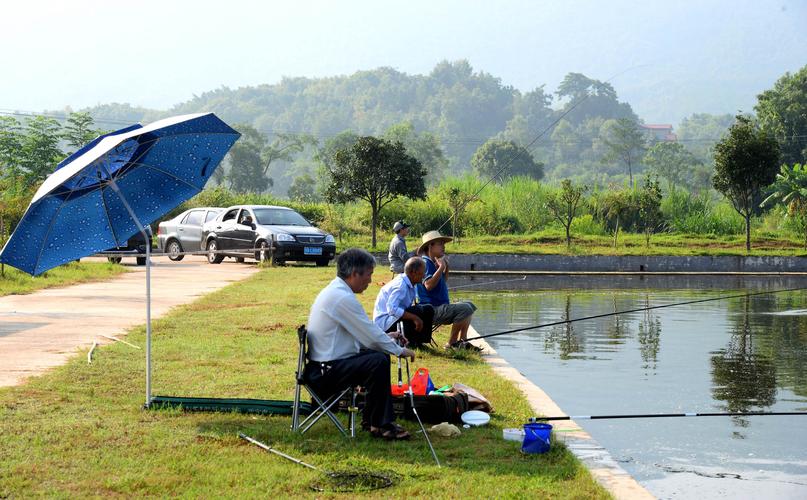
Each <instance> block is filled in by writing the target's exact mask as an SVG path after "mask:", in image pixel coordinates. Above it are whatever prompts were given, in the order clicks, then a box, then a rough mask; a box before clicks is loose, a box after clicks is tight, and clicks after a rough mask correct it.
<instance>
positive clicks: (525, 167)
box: [471, 139, 544, 182]
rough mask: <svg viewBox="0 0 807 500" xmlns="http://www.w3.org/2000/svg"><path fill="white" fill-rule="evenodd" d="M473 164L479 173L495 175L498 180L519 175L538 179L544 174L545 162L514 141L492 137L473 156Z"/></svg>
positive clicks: (485, 175)
mask: <svg viewBox="0 0 807 500" xmlns="http://www.w3.org/2000/svg"><path fill="white" fill-rule="evenodd" d="M471 166H472V167H473V168H474V170H475V171H476V172H477V174H479V175H481V176H484V177H495V178H496V179H497V181H498V182H502V181H504V180H505V179H507V178H508V177H515V176H519V175H521V176H526V177H531V178H533V179H536V180H540V179H541V178H542V177H543V176H544V166H543V164H542V163H538V162H536V161H535V159H534V158H533V157H532V154H530V152H529V151H527V149H525V148H523V147H521V146H519V145H517V144H516V143H515V142H513V141H500V140H496V139H491V140H489V141H487V142H485V144H483V145H482V146H480V147H479V149H477V150H476V153H474V156H473V157H472V158H471Z"/></svg>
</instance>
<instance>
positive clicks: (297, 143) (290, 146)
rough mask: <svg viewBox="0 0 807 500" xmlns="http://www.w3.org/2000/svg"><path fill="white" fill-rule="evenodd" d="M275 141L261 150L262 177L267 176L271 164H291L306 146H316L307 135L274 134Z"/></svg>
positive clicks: (313, 140)
mask: <svg viewBox="0 0 807 500" xmlns="http://www.w3.org/2000/svg"><path fill="white" fill-rule="evenodd" d="M274 136H275V140H273V141H272V142H271V143H269V144H265V145H264V147H263V148H262V149H261V162H262V163H263V175H268V174H269V168H270V167H271V166H272V163H273V162H280V161H282V162H291V161H293V160H294V157H295V156H297V155H298V154H300V153H302V152H303V151H304V150H305V148H306V147H308V146H316V145H317V140H316V139H315V138H314V137H313V136H310V135H308V134H281V133H275V134H274Z"/></svg>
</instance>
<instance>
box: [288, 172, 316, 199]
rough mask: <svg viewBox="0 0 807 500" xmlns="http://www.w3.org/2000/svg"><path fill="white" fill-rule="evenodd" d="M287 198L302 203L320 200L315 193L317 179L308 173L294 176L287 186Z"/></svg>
mask: <svg viewBox="0 0 807 500" xmlns="http://www.w3.org/2000/svg"><path fill="white" fill-rule="evenodd" d="M289 198H290V199H292V200H295V201H301V202H304V203H315V202H318V201H320V197H319V195H318V194H317V181H316V179H314V178H313V177H312V176H311V175H309V174H303V175H300V176H297V177H295V178H294V181H292V183H291V186H290V187H289Z"/></svg>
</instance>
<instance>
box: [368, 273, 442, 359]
mask: <svg viewBox="0 0 807 500" xmlns="http://www.w3.org/2000/svg"><path fill="white" fill-rule="evenodd" d="M425 273H426V263H425V262H423V259H421V258H420V257H411V258H409V259H408V260H407V261H406V264H405V265H404V268H403V274H399V275H397V276H395V278H393V280H392V281H390V282H389V283H387V284H386V285H384V287H383V288H381V291H380V292H379V293H378V297H376V299H375V308H374V309H373V322H374V323H375V324H376V325H378V327H379V328H381V329H382V330H384V331H385V332H394V331H396V330H397V327H398V323H401V322H402V323H403V327H404V335H405V336H406V339H407V340H408V341H409V344H408V345H409V346H410V347H418V346H420V345H422V344H428V343H429V342H431V339H432V338H431V337H432V335H431V333H432V318H433V317H434V308H433V307H432V306H430V305H429V304H423V305H421V304H414V302H415V285H418V284H419V283H420V282H421V281H423V276H424V275H425Z"/></svg>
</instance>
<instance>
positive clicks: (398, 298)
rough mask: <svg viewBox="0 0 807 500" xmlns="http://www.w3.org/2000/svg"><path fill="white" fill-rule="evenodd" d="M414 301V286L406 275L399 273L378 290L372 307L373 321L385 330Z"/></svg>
mask: <svg viewBox="0 0 807 500" xmlns="http://www.w3.org/2000/svg"><path fill="white" fill-rule="evenodd" d="M414 301H415V286H414V285H412V282H411V281H409V277H408V276H407V275H405V274H399V275H398V276H396V277H395V278H393V279H392V281H390V282H389V283H387V284H386V285H384V286H383V287H382V288H381V291H380V292H378V297H376V299H375V308H374V309H373V322H374V323H375V324H376V325H378V327H379V328H381V330H383V331H385V332H386V331H387V330H388V329H389V327H391V326H392V324H393V323H395V322H396V321H398V320H399V319H400V318H401V316H403V314H404V312H405V309H406V308H407V307H409V306H411V305H412V303H413V302H414Z"/></svg>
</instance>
